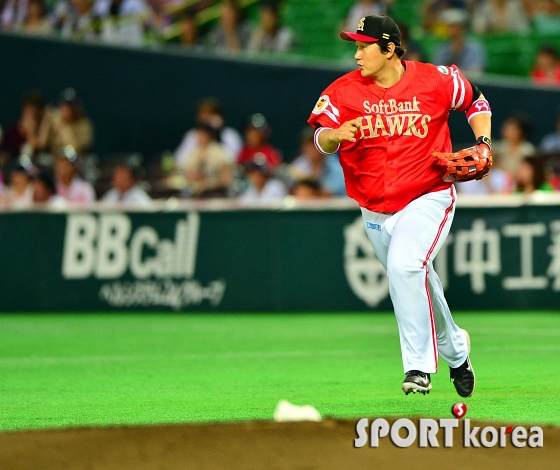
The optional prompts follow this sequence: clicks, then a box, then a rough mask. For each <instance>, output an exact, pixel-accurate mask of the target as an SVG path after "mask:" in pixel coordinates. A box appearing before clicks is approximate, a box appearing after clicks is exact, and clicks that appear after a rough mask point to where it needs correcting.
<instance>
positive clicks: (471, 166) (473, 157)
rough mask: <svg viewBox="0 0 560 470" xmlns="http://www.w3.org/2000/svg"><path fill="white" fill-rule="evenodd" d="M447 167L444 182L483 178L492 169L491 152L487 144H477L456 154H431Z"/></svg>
mask: <svg viewBox="0 0 560 470" xmlns="http://www.w3.org/2000/svg"><path fill="white" fill-rule="evenodd" d="M432 157H434V158H438V159H439V160H440V161H442V162H444V163H445V164H446V165H447V173H446V175H445V177H444V178H443V179H444V180H445V181H458V182H461V181H471V180H480V179H482V178H483V177H485V176H486V175H487V174H488V172H489V171H490V168H492V152H491V150H490V148H489V146H488V145H487V144H482V143H481V144H477V145H475V146H474V147H469V148H466V149H463V150H459V151H458V152H451V153H445V152H433V153H432Z"/></svg>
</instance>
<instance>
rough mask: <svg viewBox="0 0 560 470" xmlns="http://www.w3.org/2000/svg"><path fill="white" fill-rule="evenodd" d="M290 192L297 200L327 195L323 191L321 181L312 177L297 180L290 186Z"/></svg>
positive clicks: (313, 198)
mask: <svg viewBox="0 0 560 470" xmlns="http://www.w3.org/2000/svg"><path fill="white" fill-rule="evenodd" d="M291 193H292V195H293V196H294V197H295V198H296V199H297V200H299V201H311V200H315V199H323V198H324V197H326V196H328V194H326V193H325V191H323V188H322V187H321V183H320V182H319V181H317V180H314V179H312V178H305V179H302V180H299V181H298V182H297V183H296V184H295V185H294V187H293V188H292V191H291Z"/></svg>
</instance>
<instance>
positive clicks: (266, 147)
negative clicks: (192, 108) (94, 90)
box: [0, 88, 560, 210]
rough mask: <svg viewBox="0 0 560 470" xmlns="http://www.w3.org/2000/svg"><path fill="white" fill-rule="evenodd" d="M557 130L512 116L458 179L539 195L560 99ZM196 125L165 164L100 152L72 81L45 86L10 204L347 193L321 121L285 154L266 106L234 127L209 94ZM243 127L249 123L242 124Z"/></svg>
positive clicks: (4, 148) (8, 186)
mask: <svg viewBox="0 0 560 470" xmlns="http://www.w3.org/2000/svg"><path fill="white" fill-rule="evenodd" d="M556 116H557V117H556V123H555V125H556V130H555V132H552V133H550V134H549V135H546V136H545V137H544V138H543V139H542V141H541V142H539V143H538V145H533V144H532V143H531V142H530V140H529V138H530V135H531V130H532V122H531V119H530V118H529V116H527V115H525V114H523V113H514V114H512V115H511V116H509V117H508V118H507V119H506V120H505V122H504V123H503V125H502V126H501V128H500V129H498V132H499V135H496V136H494V145H493V155H494V168H493V169H492V171H491V172H490V175H489V176H488V177H487V178H484V179H482V180H480V181H472V182H468V183H462V184H459V185H458V191H459V192H461V193H467V194H478V195H487V194H515V193H519V194H521V193H523V194H529V193H532V192H534V191H547V192H550V191H558V190H560V177H559V174H560V106H559V107H558V109H557V113H556ZM193 117H194V118H195V119H194V120H195V122H196V125H195V126H194V127H193V128H192V129H185V134H184V137H183V138H182V140H181V141H180V142H177V148H176V150H175V152H174V153H173V154H169V155H163V156H162V157H161V159H160V160H159V161H157V162H156V164H155V166H154V165H153V164H152V165H148V166H147V168H145V166H144V165H143V163H144V162H143V161H142V159H141V157H140V156H138V155H136V154H134V155H124V156H122V157H119V158H111V159H104V160H100V159H98V158H97V157H96V156H95V155H93V154H92V152H91V148H92V145H93V142H94V134H95V133H94V125H93V123H92V122H91V121H90V120H89V119H88V117H87V114H86V112H85V108H84V104H83V103H82V101H81V99H80V97H79V96H78V94H77V93H76V91H75V90H74V89H72V88H68V89H66V90H63V91H62V92H61V93H60V95H59V98H58V100H57V102H56V103H55V104H47V103H45V101H44V99H43V97H42V95H41V93H40V92H37V91H32V92H29V93H28V94H27V95H26V96H25V97H24V98H23V100H22V104H21V112H20V116H19V119H18V120H17V121H16V122H14V123H12V124H8V125H6V126H5V127H3V128H4V129H5V130H4V132H2V131H1V129H0V207H1V208H2V209H14V210H18V209H27V208H33V207H41V206H52V207H63V206H65V205H74V204H89V203H92V202H94V201H97V200H99V201H101V202H103V203H105V204H119V203H124V204H128V205H131V204H132V205H146V204H149V203H150V201H152V200H153V199H164V198H169V197H176V198H182V199H197V200H200V199H210V198H228V199H233V200H237V201H238V202H239V204H251V205H254V204H261V203H268V202H274V201H281V200H283V199H284V198H285V197H291V198H295V199H296V200H315V199H327V198H333V197H346V196H345V194H346V193H345V188H344V176H343V171H342V168H341V166H340V163H339V161H338V154H332V155H324V154H322V153H321V152H319V151H318V150H317V149H316V148H315V145H314V138H313V137H314V136H313V129H311V128H310V127H305V128H303V129H302V131H301V134H300V136H299V139H300V151H299V154H298V155H292V156H290V157H291V158H289V159H285V158H284V156H283V155H282V153H281V151H280V150H278V149H276V148H275V147H274V146H273V145H272V144H271V143H270V137H271V136H272V132H273V130H272V129H271V126H270V124H269V123H268V121H267V119H266V117H265V116H264V115H263V114H261V113H257V114H253V115H251V116H248V118H247V120H246V124H245V126H244V128H243V129H240V130H237V129H234V128H232V127H230V126H228V124H227V122H226V121H225V117H224V112H223V110H222V106H221V104H220V102H219V101H218V100H216V99H215V98H204V99H202V100H200V102H199V103H198V104H197V106H196V116H193ZM240 131H241V132H240Z"/></svg>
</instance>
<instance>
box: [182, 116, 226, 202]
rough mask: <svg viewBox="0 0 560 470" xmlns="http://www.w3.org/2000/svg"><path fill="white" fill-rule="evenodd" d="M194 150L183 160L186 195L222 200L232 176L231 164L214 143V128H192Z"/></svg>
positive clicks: (206, 125)
mask: <svg viewBox="0 0 560 470" xmlns="http://www.w3.org/2000/svg"><path fill="white" fill-rule="evenodd" d="M196 139H197V143H198V145H197V147H196V148H195V149H194V150H193V151H192V153H191V154H190V155H189V156H188V157H187V164H186V166H185V169H184V171H185V176H186V179H187V188H188V191H189V195H190V196H192V197H197V198H210V197H226V196H227V195H228V193H229V190H230V187H231V184H232V181H233V176H232V165H231V160H230V158H229V157H228V155H227V152H226V150H225V149H224V147H223V145H222V144H220V143H219V142H218V135H217V131H216V129H215V128H213V127H212V126H211V125H210V124H208V123H206V122H199V123H198V124H197V125H196Z"/></svg>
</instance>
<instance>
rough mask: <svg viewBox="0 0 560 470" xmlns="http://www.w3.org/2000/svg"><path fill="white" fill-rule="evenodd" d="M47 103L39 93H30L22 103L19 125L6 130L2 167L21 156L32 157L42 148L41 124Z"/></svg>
mask: <svg viewBox="0 0 560 470" xmlns="http://www.w3.org/2000/svg"><path fill="white" fill-rule="evenodd" d="M44 109H45V102H44V100H43V95H42V94H41V93H40V92H38V91H31V92H29V93H28V94H27V95H26V96H25V97H24V98H23V101H22V104H21V114H20V118H19V121H18V122H17V124H14V125H12V126H10V127H8V128H7V129H6V132H5V134H4V138H3V140H2V144H1V145H0V153H2V154H3V155H4V156H3V157H2V159H1V160H2V161H1V166H4V167H5V166H6V165H8V164H9V161H10V160H11V159H12V158H15V157H18V156H19V155H21V154H26V155H28V156H32V155H33V154H34V153H35V152H36V151H37V150H38V149H39V148H40V147H41V140H40V132H39V129H40V127H41V122H42V120H43V115H44Z"/></svg>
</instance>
